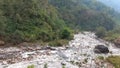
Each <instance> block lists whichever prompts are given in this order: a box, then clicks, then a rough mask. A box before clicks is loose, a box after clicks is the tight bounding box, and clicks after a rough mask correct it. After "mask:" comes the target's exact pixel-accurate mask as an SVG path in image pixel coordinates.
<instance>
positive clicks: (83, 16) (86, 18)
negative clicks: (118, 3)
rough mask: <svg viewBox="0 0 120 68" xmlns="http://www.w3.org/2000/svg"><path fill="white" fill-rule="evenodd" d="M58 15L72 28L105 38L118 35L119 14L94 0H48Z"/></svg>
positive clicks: (112, 37) (113, 37)
mask: <svg viewBox="0 0 120 68" xmlns="http://www.w3.org/2000/svg"><path fill="white" fill-rule="evenodd" d="M50 3H51V4H52V5H53V6H55V7H56V9H57V10H58V11H59V13H60V14H59V16H60V18H62V19H63V20H64V21H65V23H66V24H67V25H68V26H70V27H72V28H73V29H80V30H89V31H95V32H97V35H98V36H100V37H102V38H105V39H106V40H113V39H115V38H117V37H118V36H120V33H119V32H120V31H119V25H118V24H119V22H120V14H119V13H118V12H116V11H114V9H112V8H110V7H108V6H106V5H104V4H103V3H101V2H98V1H96V0H50Z"/></svg>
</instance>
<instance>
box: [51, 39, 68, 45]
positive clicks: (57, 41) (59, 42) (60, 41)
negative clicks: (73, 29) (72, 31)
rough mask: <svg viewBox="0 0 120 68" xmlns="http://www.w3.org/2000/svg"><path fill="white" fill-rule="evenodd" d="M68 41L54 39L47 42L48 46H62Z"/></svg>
mask: <svg viewBox="0 0 120 68" xmlns="http://www.w3.org/2000/svg"><path fill="white" fill-rule="evenodd" d="M67 43H68V40H55V41H52V42H49V45H50V46H63V45H66V44H67Z"/></svg>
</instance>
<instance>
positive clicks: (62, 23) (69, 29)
mask: <svg viewBox="0 0 120 68" xmlns="http://www.w3.org/2000/svg"><path fill="white" fill-rule="evenodd" d="M119 17H120V14H119V13H117V12H116V11H114V10H113V9H111V8H109V7H107V6H105V5H104V4H102V3H100V2H97V1H94V0H0V38H1V40H3V41H5V42H10V43H21V42H35V41H42V42H52V44H56V43H54V42H53V41H55V42H58V43H61V42H62V43H63V41H65V40H69V39H71V38H72V33H73V30H80V31H83V30H89V31H96V32H97V33H96V34H97V35H98V36H99V37H104V38H106V39H110V40H111V39H114V38H116V37H118V36H119V33H120V31H119V28H117V27H118V26H116V24H118V22H119V20H120V19H119ZM109 33H110V34H109ZM113 33H115V34H113ZM111 35H112V36H111ZM58 40H59V41H61V42H59V41H58ZM52 44H51V45H52Z"/></svg>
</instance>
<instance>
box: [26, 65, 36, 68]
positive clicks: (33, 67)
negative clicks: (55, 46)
mask: <svg viewBox="0 0 120 68" xmlns="http://www.w3.org/2000/svg"><path fill="white" fill-rule="evenodd" d="M27 68H35V66H34V65H29V66H28V67H27Z"/></svg>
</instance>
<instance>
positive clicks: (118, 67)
mask: <svg viewBox="0 0 120 68" xmlns="http://www.w3.org/2000/svg"><path fill="white" fill-rule="evenodd" d="M106 60H107V61H108V62H110V63H111V64H113V65H114V66H115V68H120V57H119V56H110V57H108V58H107V59H106Z"/></svg>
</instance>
